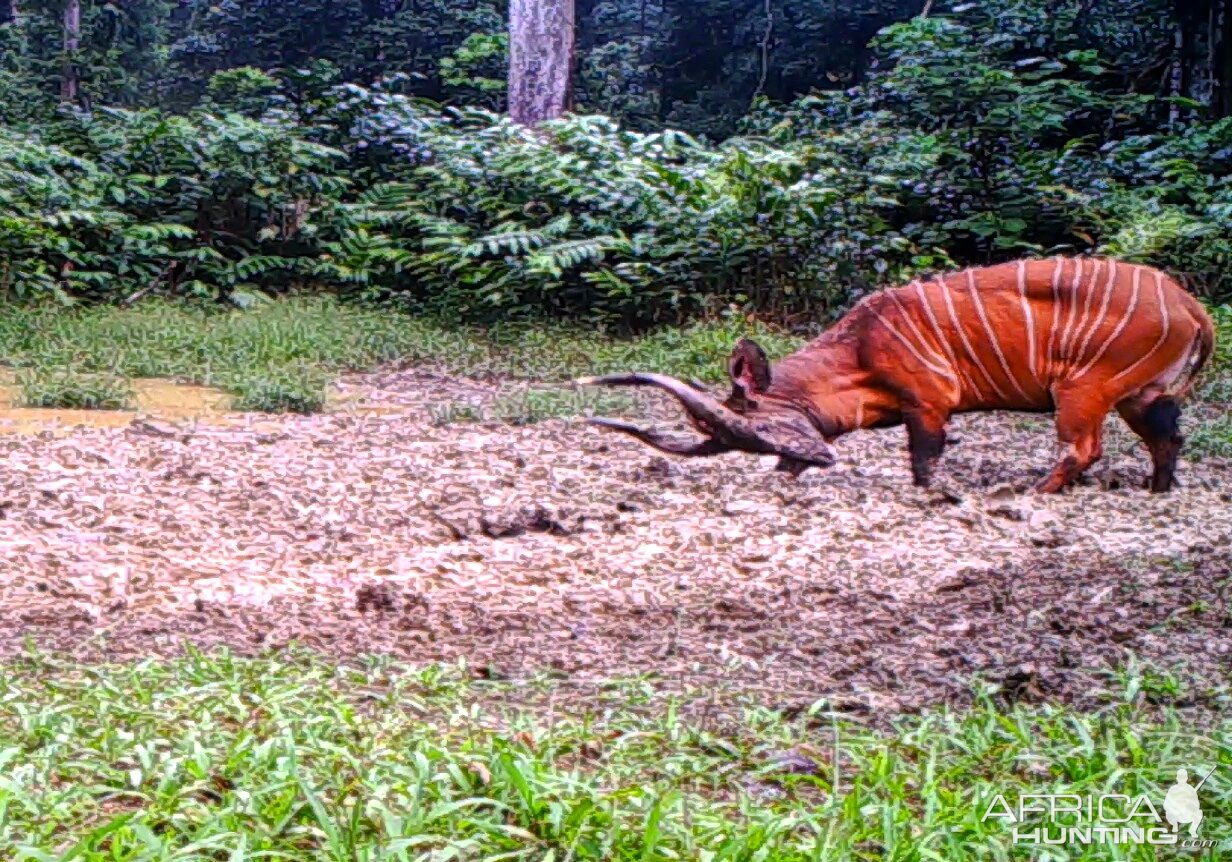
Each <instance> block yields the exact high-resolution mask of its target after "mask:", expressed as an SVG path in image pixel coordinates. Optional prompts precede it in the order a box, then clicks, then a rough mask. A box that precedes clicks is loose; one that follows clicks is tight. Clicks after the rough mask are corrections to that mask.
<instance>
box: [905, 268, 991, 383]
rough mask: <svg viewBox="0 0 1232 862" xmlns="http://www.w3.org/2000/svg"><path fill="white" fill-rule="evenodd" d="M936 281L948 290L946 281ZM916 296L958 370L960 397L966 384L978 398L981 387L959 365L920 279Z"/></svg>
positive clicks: (951, 364)
mask: <svg viewBox="0 0 1232 862" xmlns="http://www.w3.org/2000/svg"><path fill="white" fill-rule="evenodd" d="M934 283H935V284H936V285H937V286H939V287H940V288H941V289H942V290H946V286H945V282H944V281H942V280H941V279H940V278H937V279H936V280H935V281H934ZM915 293H916V297H917V298H918V299H919V300H920V304H921V305H923V306H924V313H925V314H926V315H927V316H928V322H929V323H931V324H932V327H933V332H934V333H935V334H936V336H937V342H938V343H939V344H940V345H941V349H942V350H943V351H945V355H946V358H947V359H949V360H950V367H951V368H953V369H955V370H956V371H957V372H958V397H959V399H960V400H961V399H962V395H963V387H964V385H965V386H966V387H967V388H968V389H970V391H972V392H974V393H975V396H976V398H979V397H980V395H981V393H980V387H979V386H977V385H976V383H975V381H974V380H972V379H971V375H970V374H968V373H967V372H966V370H965V369H964V368H962V367H961V366H959V364H958V357H957V356H956V355H955V353H954V348H953V346H951V345H950V340H949V339H948V338H946V337H945V333H944V332H942V331H941V324H940V323H939V322H938V321H937V315H936V313H934V312H933V304H932V303H931V302H929V301H928V294H926V293H925V292H924V285H922V284H920V283H919V282H918V281H917V282H915Z"/></svg>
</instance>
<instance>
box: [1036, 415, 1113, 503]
mask: <svg viewBox="0 0 1232 862" xmlns="http://www.w3.org/2000/svg"><path fill="white" fill-rule="evenodd" d="M1107 413H1108V410H1107V408H1103V409H1091V408H1086V409H1084V408H1083V407H1081V406H1080V402H1077V403H1076V402H1075V401H1070V402H1062V403H1061V404H1060V405H1059V406H1058V407H1057V449H1058V453H1057V454H1058V462H1057V465H1056V466H1055V467H1053V468H1052V472H1051V473H1049V474H1048V476H1047V477H1046V478H1045V479H1044V480H1043V481H1042V482H1040V483H1039V484H1038V485H1036V486H1035V490H1036V491H1038V492H1039V493H1041V494H1056V493H1057V492H1059V491H1061V490H1062V489H1063V488H1066V487H1067V486H1069V485H1070V484H1071V483H1073V482H1074V481H1075V480H1076V479H1077V478H1078V477H1079V476H1081V475H1082V474H1083V473H1084V472H1085V471H1086V469H1087V468H1088V467H1090V466H1091V465H1092V464H1094V463H1095V462H1096V461H1098V460H1099V459H1100V458H1102V457H1103V455H1104V445H1103V431H1104V416H1105V415H1107Z"/></svg>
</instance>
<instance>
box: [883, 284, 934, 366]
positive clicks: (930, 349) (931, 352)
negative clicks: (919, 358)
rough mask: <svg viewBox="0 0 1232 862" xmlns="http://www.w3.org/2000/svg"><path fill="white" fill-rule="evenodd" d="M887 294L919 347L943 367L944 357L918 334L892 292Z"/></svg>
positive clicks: (908, 315) (920, 333) (911, 319)
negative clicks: (913, 334) (916, 339)
mask: <svg viewBox="0 0 1232 862" xmlns="http://www.w3.org/2000/svg"><path fill="white" fill-rule="evenodd" d="M887 293H888V294H889V296H890V299H891V300H893V302H894V305H895V306H897V307H898V313H899V314H901V315H902V316H903V319H904V320H906V321H907V326H909V327H910V328H911V331H912V332H913V333H915V337H916V338H918V339H919V340H920V347H922V348H923V349H924V350H925V351H927V352H928V354H929V356H931V357H932V358H933V359H934V360H936V361H937V362H939V363H941V364H942V365H944V364H945V357H944V356H942V355H941V354H940V353H938V352H937V351H936V350H935V349H934V348H933V346H932V345H931V344H929V343H928V339H927V338H925V337H924V333H923V332H920V327H918V326H916V325H915V320H914V319H913V318H912V317H911V315H910V314H908V313H907V309H905V308H903V304H902V303H901V302H899V301H898V295H897V294H896V293H895V292H894V291H892V290H891V291H887Z"/></svg>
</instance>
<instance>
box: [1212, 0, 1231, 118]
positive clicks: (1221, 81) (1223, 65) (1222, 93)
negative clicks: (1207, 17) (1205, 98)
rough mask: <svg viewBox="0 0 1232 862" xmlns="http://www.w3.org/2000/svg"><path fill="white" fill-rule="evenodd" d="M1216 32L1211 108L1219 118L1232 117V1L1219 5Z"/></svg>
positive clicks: (1225, 0)
mask: <svg viewBox="0 0 1232 862" xmlns="http://www.w3.org/2000/svg"><path fill="white" fill-rule="evenodd" d="M1216 21H1217V23H1216V25H1215V30H1216V32H1217V34H1218V35H1216V36H1214V38H1215V39H1217V40H1218V44H1217V46H1216V48H1215V65H1216V69H1215V93H1214V94H1213V98H1212V99H1211V107H1212V108H1213V109H1214V111H1215V115H1216V116H1218V117H1232V0H1223V2H1222V3H1220V4H1219V14H1218V16H1217V18H1216Z"/></svg>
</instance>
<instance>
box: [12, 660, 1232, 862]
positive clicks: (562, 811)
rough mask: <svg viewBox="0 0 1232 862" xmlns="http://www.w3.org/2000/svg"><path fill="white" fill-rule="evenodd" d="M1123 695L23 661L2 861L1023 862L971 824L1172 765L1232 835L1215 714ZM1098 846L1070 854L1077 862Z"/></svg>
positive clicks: (1225, 756)
mask: <svg viewBox="0 0 1232 862" xmlns="http://www.w3.org/2000/svg"><path fill="white" fill-rule="evenodd" d="M1110 682H1112V685H1110V687H1109V702H1108V705H1107V707H1106V708H1105V709H1103V710H1101V711H1098V712H1096V713H1094V714H1075V713H1073V712H1070V711H1068V710H1065V709H1061V708H1049V707H1042V708H1039V707H1037V708H1031V707H1025V706H1015V707H1010V708H1009V709H1008V710H1004V708H1003V707H999V706H998V705H996V704H995V703H994V702H993V700H991V699H982V700H981V702H980V703H979V704H978V705H977V706H976V707H975V708H974V709H973V710H971V711H970V712H968V713H966V714H963V715H953V714H949V713H944V712H933V713H929V714H925V715H922V716H918V717H913V718H910V719H903V720H901V721H900V722H899V723H898V726H897V727H896V728H895V730H894V731H893V732H877V731H872V730H869V729H868V728H866V727H863V726H861V725H859V724H855V723H851V722H849V721H848V720H847V719H846V718H845V717H844V716H842V715H841V714H834V713H830V712H829V711H828V710H827V708H826V705H825V704H824V703H821V702H819V703H818V704H816V706H815V707H814V708H813V709H810V710H808V711H807V712H806V714H804V715H802V716H800V717H798V718H796V719H788V718H785V717H784V716H783V715H782V714H779V713H776V712H773V711H771V710H768V709H765V708H764V707H758V706H754V705H749V706H747V707H744V708H739V707H738V708H735V709H732V710H725V711H724V712H725V714H724V716H723V717H722V718H720V719H717V720H716V719H715V718H713V717H707V716H706V715H699V714H698V713H697V711H696V710H694V712H693V714H692V715H689V714H688V713H687V712H685V710H684V709H683V708H682V707H683V706H685V705H686V704H687V703H688V702H690V701H692V702H693V703H694V705H695V706H696V705H697V704H698V702H700V701H707V700H710V698H711V697H712V696H713V692H710V691H707V692H685V693H683V698H680V697H679V696H677V697H669V696H667V695H665V693H663V692H660V691H657V690H656V689H655V687H654V686H653V685H651V684H649V683H645V682H641V681H631V682H627V683H624V684H619V685H615V684H614V685H610V686H607V687H606V688H604V689H603V690H601V691H599V692H595V693H590V694H586V695H585V696H583V697H579V693H577V692H573V691H571V690H570V689H569V687H564V686H561V687H556V686H555V684H553V683H552V682H548V681H542V682H532V683H531V684H529V685H525V686H522V687H520V689H519V690H518V691H517V692H516V693H515V692H513V691H512V690H511V689H510V688H508V687H506V686H504V685H501V684H493V683H484V682H477V681H475V679H474V675H473V674H472V673H469V672H467V670H466V669H465V668H440V667H430V668H426V669H422V670H413V669H409V668H405V667H402V666H398V665H395V664H391V663H388V662H370V663H366V664H362V665H358V666H343V667H334V666H331V665H329V664H327V663H326V662H324V661H322V660H321V659H319V658H314V657H312V656H311V655H297V654H291V655H288V656H286V657H282V658H276V659H265V660H238V659H235V658H232V657H230V656H228V655H226V654H217V655H213V656H204V655H199V654H192V655H190V656H188V657H187V658H184V659H181V660H178V661H174V662H165V663H164V662H153V661H150V662H143V663H140V664H137V665H133V666H128V667H119V668H80V667H78V666H76V665H63V666H62V665H58V664H55V663H51V662H48V661H46V660H41V659H32V660H29V661H23V662H19V663H16V664H12V665H10V666H7V667H0V764H2V765H3V767H4V777H3V779H2V780H0V851H2V852H3V853H4V856H5V858H12V859H25V860H40V862H41V860H47V862H50V860H52V859H78V860H82V862H103V860H119V859H134V860H135V859H172V858H175V859H207V858H208V859H229V860H232V862H244V860H257V859H268V858H277V859H284V860H310V859H311V860H335V862H343V860H347V862H352V860H361V859H362V860H368V862H377V860H410V859H449V858H468V859H493V860H495V859H513V858H528V859H529V858H536V859H577V860H588V859H593V860H600V859H602V860H612V859H640V860H667V859H758V860H767V862H773V860H805V859H870V858H876V859H887V860H915V859H947V860H954V862H957V860H966V859H987V858H1009V854H1011V853H1012V852H1013V851H1012V849H1011V845H1010V844H1009V836H1008V830H1007V829H1006V827H1005V826H1004V825H1003V824H1002V822H1001V821H999V820H995V819H994V820H983V819H982V814H983V812H984V811H985V810H986V809H987V806H988V805H989V804H990V802H991V799H992V797H993V795H994V794H997V793H1001V794H1004V795H1005V796H1006V797H1007V798H1017V796H1018V795H1019V794H1021V793H1038V792H1042V791H1043V790H1047V791H1048V792H1053V793H1066V792H1072V793H1083V792H1088V791H1091V790H1092V789H1093V788H1096V789H1101V790H1103V792H1108V793H1112V792H1124V793H1130V794H1135V795H1136V794H1142V793H1145V794H1148V795H1149V796H1150V797H1151V798H1153V799H1155V800H1157V801H1158V800H1159V799H1161V798H1162V795H1163V792H1164V789H1165V788H1166V786H1167V782H1168V781H1169V780H1170V779H1171V777H1172V775H1173V773H1171V772H1169V771H1168V769H1167V767H1171V765H1172V764H1175V763H1186V764H1196V763H1200V764H1210V765H1211V766H1218V767H1220V768H1219V769H1217V770H1216V772H1215V773H1214V775H1213V777H1212V778H1211V780H1210V782H1209V783H1208V784H1207V785H1206V789H1205V790H1204V792H1203V808H1204V812H1206V814H1207V817H1208V819H1209V820H1210V821H1211V822H1214V823H1222V822H1226V817H1227V814H1228V812H1229V810H1230V809H1229V805H1230V804H1232V803H1230V801H1229V793H1228V788H1229V786H1230V785H1229V782H1228V781H1227V779H1226V777H1224V776H1225V770H1226V768H1227V767H1228V766H1229V765H1232V761H1229V752H1232V745H1230V744H1229V743H1232V738H1230V734H1232V727H1229V725H1228V722H1227V721H1226V719H1225V720H1223V721H1218V720H1215V721H1214V722H1213V723H1212V724H1211V725H1210V726H1207V727H1203V728H1202V729H1201V730H1202V731H1203V732H1196V731H1197V730H1198V729H1197V728H1195V726H1194V724H1193V717H1192V715H1187V714H1185V713H1184V712H1183V711H1182V710H1180V709H1173V708H1170V707H1163V708H1162V709H1151V708H1150V707H1148V706H1147V705H1146V704H1147V702H1148V701H1154V702H1157V703H1158V702H1160V701H1163V702H1165V703H1166V702H1169V701H1173V700H1176V699H1177V698H1180V697H1184V696H1186V692H1185V691H1184V687H1183V686H1181V685H1180V684H1179V683H1178V681H1177V680H1175V679H1174V678H1170V677H1164V676H1160V675H1158V674H1155V673H1144V672H1142V671H1141V669H1139V670H1135V671H1130V672H1127V673H1124V674H1123V675H1122V678H1121V679H1120V680H1119V681H1116V682H1113V681H1110ZM1117 682H1119V685H1118V684H1117ZM785 753H791V755H792V758H793V759H792V760H791V761H788V760H785ZM800 763H806V764H812V768H811V769H802V768H800V766H799V764H800ZM1123 852H1124V854H1125V855H1123V856H1122V857H1119V858H1125V859H1143V860H1146V859H1154V858H1155V853H1156V849H1155V848H1153V847H1132V846H1128V847H1127V848H1126V849H1125V850H1124V851H1123ZM1107 854H1108V849H1107V847H1106V846H1099V845H1092V846H1086V847H1080V846H1077V845H1074V846H1073V847H1072V855H1070V856H1068V857H1067V858H1071V859H1084V860H1085V859H1091V860H1094V859H1106V858H1108V856H1107Z"/></svg>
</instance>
